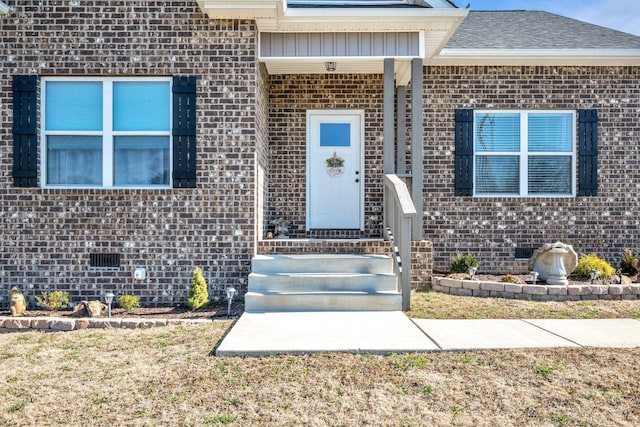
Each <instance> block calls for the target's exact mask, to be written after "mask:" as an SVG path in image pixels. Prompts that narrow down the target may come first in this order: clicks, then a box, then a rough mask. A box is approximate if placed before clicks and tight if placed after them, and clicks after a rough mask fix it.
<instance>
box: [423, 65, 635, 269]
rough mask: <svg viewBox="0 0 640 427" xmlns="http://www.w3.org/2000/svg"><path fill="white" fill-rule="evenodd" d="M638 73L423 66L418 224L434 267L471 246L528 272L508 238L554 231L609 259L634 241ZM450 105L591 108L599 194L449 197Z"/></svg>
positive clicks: (528, 242)
mask: <svg viewBox="0 0 640 427" xmlns="http://www.w3.org/2000/svg"><path fill="white" fill-rule="evenodd" d="M639 82H640V68H638V67H426V68H425V82H424V85H425V87H424V90H425V107H424V108H425V112H424V125H425V147H424V150H425V165H424V176H425V185H424V188H425V191H424V192H425V197H424V210H425V215H424V230H425V238H426V239H429V240H431V241H433V245H434V248H433V254H434V269H435V270H436V271H447V270H448V266H449V259H450V257H451V256H452V255H454V254H455V252H456V251H461V252H468V251H470V252H473V253H474V254H476V256H477V257H478V259H479V262H480V268H481V269H482V270H483V271H495V272H504V273H513V272H520V271H523V269H524V270H525V271H526V262H524V263H523V262H516V261H515V259H514V255H515V248H516V247H534V248H537V247H539V246H541V245H542V244H544V243H553V242H555V241H558V240H560V241H562V242H564V243H567V244H571V245H573V246H574V248H575V249H576V251H577V252H578V253H587V252H596V253H598V254H599V255H600V256H604V257H606V259H607V260H608V261H609V262H611V263H612V264H613V265H615V266H616V267H617V265H618V264H619V262H620V253H621V252H622V250H623V248H627V247H628V248H632V249H634V250H638V249H640V242H639V241H638V236H639V235H640V233H639V231H640V209H639V206H640V204H639V199H638V189H639V188H640V151H639V150H638V149H637V147H638V137H639V136H640V127H639V125H640V123H639V122H638V112H639V111H640V83H639ZM456 108H472V109H532V110H537V109H543V110H544V109H549V110H553V109H567V110H578V109H597V110H598V116H599V132H598V136H599V143H598V148H599V154H598V175H599V176H598V178H599V189H598V196H597V197H575V198H559V199H554V198H472V197H456V196H454V155H455V153H454V148H455V147H454V110H455V109H456ZM578 155H579V154H578Z"/></svg>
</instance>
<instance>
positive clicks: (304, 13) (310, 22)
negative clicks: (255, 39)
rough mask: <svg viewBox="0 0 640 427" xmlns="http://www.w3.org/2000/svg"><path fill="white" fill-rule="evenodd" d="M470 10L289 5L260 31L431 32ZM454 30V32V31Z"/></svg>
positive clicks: (263, 23)
mask: <svg viewBox="0 0 640 427" xmlns="http://www.w3.org/2000/svg"><path fill="white" fill-rule="evenodd" d="M468 13H469V11H468V10H467V9H426V8H410V9H404V8H369V9H366V8H316V9H314V8H309V9H304V8H288V9H286V10H285V11H284V13H283V14H282V15H281V16H279V17H278V18H277V19H276V20H275V21H271V22H269V20H267V19H264V20H259V21H258V29H259V30H260V31H279V32H298V31H305V32H313V31H317V32H323V31H376V30H377V31H421V30H425V31H429V30H432V29H434V28H435V29H437V30H440V29H444V30H449V29H450V28H451V27H453V28H454V29H455V28H457V27H458V25H460V22H462V20H463V19H464V18H465V17H466V16H467V14H468ZM452 33H453V32H452Z"/></svg>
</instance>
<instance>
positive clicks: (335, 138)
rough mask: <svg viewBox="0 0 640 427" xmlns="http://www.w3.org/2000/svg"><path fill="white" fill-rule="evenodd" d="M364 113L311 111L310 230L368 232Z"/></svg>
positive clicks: (308, 162)
mask: <svg viewBox="0 0 640 427" xmlns="http://www.w3.org/2000/svg"><path fill="white" fill-rule="evenodd" d="M363 121H364V112H363V111H360V110H358V111H353V110H326V111H324V110H323V111H308V112H307V229H308V230H311V229H357V230H363V229H364V218H363V210H364V207H363V205H364V198H363V194H364V191H363V190H364V179H363V178H364V177H363V173H362V172H363V165H364V159H363V156H362V154H363V149H362V146H363V140H364V132H363Z"/></svg>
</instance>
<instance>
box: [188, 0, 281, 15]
mask: <svg viewBox="0 0 640 427" xmlns="http://www.w3.org/2000/svg"><path fill="white" fill-rule="evenodd" d="M198 6H199V7H200V10H201V11H203V12H204V13H206V14H207V16H209V17H210V18H211V19H216V18H217V19H259V18H271V19H277V18H278V16H281V15H282V14H283V13H284V5H283V1H282V0H198Z"/></svg>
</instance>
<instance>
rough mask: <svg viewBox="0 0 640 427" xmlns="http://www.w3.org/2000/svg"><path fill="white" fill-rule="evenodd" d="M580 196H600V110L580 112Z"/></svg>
mask: <svg viewBox="0 0 640 427" xmlns="http://www.w3.org/2000/svg"><path fill="white" fill-rule="evenodd" d="M579 119H580V127H579V129H578V188H579V189H578V196H597V195H598V110H579Z"/></svg>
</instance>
